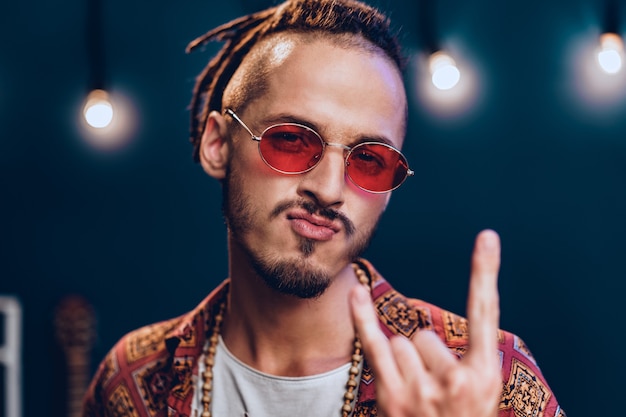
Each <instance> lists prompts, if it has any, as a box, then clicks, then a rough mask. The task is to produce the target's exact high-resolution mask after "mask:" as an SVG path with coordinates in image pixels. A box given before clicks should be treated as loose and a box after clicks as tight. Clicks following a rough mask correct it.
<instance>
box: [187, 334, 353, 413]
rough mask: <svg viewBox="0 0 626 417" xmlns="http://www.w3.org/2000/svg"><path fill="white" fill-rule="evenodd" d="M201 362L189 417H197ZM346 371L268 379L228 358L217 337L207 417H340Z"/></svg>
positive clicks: (201, 358)
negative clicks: (210, 415) (209, 412)
mask: <svg viewBox="0 0 626 417" xmlns="http://www.w3.org/2000/svg"><path fill="white" fill-rule="evenodd" d="M204 356H205V355H204V354H203V355H202V356H201V357H200V359H199V363H198V375H196V376H195V377H196V382H195V394H194V397H193V402H192V405H191V410H192V416H200V415H202V385H203V382H204V381H203V380H202V373H203V372H204V369H205V365H204ZM351 365H352V364H351V363H347V364H345V365H342V366H340V367H339V368H336V369H333V370H331V371H328V372H325V373H323V374H318V375H311V376H304V377H281V376H274V375H269V374H265V373H263V372H259V371H257V370H256V369H253V368H251V367H250V366H248V365H246V364H244V363H243V362H241V361H240V360H239V359H237V358H236V357H235V356H233V354H232V353H230V352H229V351H228V349H227V348H226V345H225V344H224V341H223V340H222V338H221V337H220V339H219V343H218V344H217V351H216V353H215V364H214V365H213V389H212V400H211V414H212V416H214V417H244V416H247V417H294V416H298V417H307V416H310V417H326V416H328V417H337V416H340V415H341V407H342V406H343V401H344V400H343V395H344V393H345V392H346V382H347V381H348V376H349V373H348V372H349V370H350V366H351ZM358 380H359V379H357V381H358ZM354 393H355V395H356V390H355V392H354Z"/></svg>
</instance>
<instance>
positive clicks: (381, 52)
mask: <svg viewBox="0 0 626 417" xmlns="http://www.w3.org/2000/svg"><path fill="white" fill-rule="evenodd" d="M214 39H217V40H224V41H226V43H225V45H224V47H223V49H222V50H221V51H220V53H219V54H218V55H217V56H216V57H215V58H214V59H213V60H212V61H211V62H210V63H209V65H208V66H207V68H206V69H205V71H204V72H203V73H202V74H201V76H200V77H199V79H198V82H197V85H196V89H195V92H194V99H193V102H192V142H193V144H194V155H195V157H196V159H197V160H198V161H199V162H200V163H201V165H202V167H203V168H204V170H205V171H206V172H207V173H208V174H209V175H211V176H212V177H214V178H216V179H218V180H220V181H221V182H222V186H223V212H224V215H225V218H226V221H227V226H228V250H229V274H230V278H229V279H228V280H226V281H225V282H224V283H223V284H221V285H220V286H219V287H218V288H217V289H215V290H214V291H213V292H212V293H211V294H210V295H209V296H208V297H207V298H206V299H205V300H204V301H203V302H202V303H201V304H200V305H199V306H198V307H196V308H195V309H194V310H193V311H191V312H190V313H188V314H186V315H184V316H182V317H179V318H176V319H172V320H168V321H165V322H162V323H157V324H154V325H151V326H146V327H144V328H142V329H139V330H136V331H134V332H131V333H130V334H128V335H126V336H125V337H124V338H122V339H121V340H120V342H118V344H117V345H116V346H115V347H114V348H113V349H112V350H111V351H110V353H109V354H108V355H107V356H106V358H105V359H104V361H103V362H102V364H101V366H100V368H99V369H98V372H97V374H96V376H95V377H94V379H93V381H92V384H91V386H90V388H89V391H88V393H87V396H86V401H85V413H84V414H85V415H86V416H166V415H167V416H190V415H191V416H204V417H208V416H211V415H213V416H218V417H222V416H250V417H261V416H338V415H343V416H349V415H353V416H375V415H385V416H388V417H394V416H420V417H434V416H454V417H462V416H467V417H470V416H471V417H494V416H496V415H498V416H511V417H513V416H516V417H519V416H546V417H548V416H549V417H555V416H564V415H565V413H564V412H563V411H562V410H561V409H560V407H559V405H558V403H557V401H556V399H555V397H554V395H553V394H552V392H551V391H550V389H549V387H548V385H547V384H546V382H545V380H544V379H543V377H542V375H541V373H540V371H539V369H538V368H537V366H536V364H535V362H534V360H533V358H532V356H531V355H530V352H529V351H528V350H527V349H526V346H525V345H524V344H523V342H522V341H521V340H520V339H519V338H518V337H516V336H514V335H512V334H510V333H506V332H503V331H499V330H498V328H497V326H498V315H499V307H498V294H497V289H496V287H497V285H496V281H497V273H498V268H499V258H500V247H499V239H498V236H497V234H496V233H495V232H493V231H489V230H487V231H483V232H482V233H480V234H479V236H478V237H477V240H476V247H475V250H474V254H473V259H472V271H471V277H470V290H469V291H470V292H469V298H468V312H467V314H468V321H467V320H465V319H463V318H461V317H459V316H456V315H454V314H452V313H449V312H446V311H443V310H441V309H439V308H438V307H436V306H433V305H430V304H428V303H425V302H423V301H418V300H413V299H408V298H405V297H404V296H402V295H401V294H399V293H397V292H396V291H394V290H393V288H392V287H391V286H390V285H389V284H388V283H387V282H386V281H385V280H384V279H383V278H382V276H381V275H380V274H379V273H378V272H377V271H376V270H375V269H374V267H373V266H372V265H371V264H369V263H368V262H367V261H366V260H363V259H360V258H358V256H359V254H360V253H361V252H362V251H363V250H364V249H365V248H366V246H367V244H368V241H369V239H370V237H371V235H372V232H373V230H374V228H375V226H376V224H377V222H378V219H379V217H380V215H381V214H382V213H383V211H384V210H385V207H386V206H387V204H388V202H389V198H390V194H391V191H392V190H393V189H395V188H397V187H398V186H400V184H401V183H402V182H403V181H404V180H405V179H406V178H407V177H408V176H410V175H412V171H411V170H410V169H409V166H408V163H407V161H406V159H405V158H404V156H403V155H402V154H401V153H400V151H399V149H400V148H401V146H402V142H403V139H404V135H405V130H406V118H407V98H406V95H405V91H404V85H403V81H402V75H401V68H402V57H401V53H400V47H399V45H398V41H397V40H396V38H395V37H394V36H393V34H391V32H390V29H389V24H388V22H387V19H386V18H385V17H384V16H382V15H381V14H380V13H379V12H378V11H376V10H375V9H373V8H370V7H369V6H366V5H364V4H362V3H358V2H355V1H354V0H289V1H287V2H285V3H283V4H281V5H279V6H276V7H273V8H270V9H268V10H265V11H262V12H259V13H256V14H253V15H250V16H245V17H243V18H241V19H238V20H235V21H233V22H231V23H228V24H226V25H224V26H221V27H219V28H217V29H215V30H213V31H211V32H209V33H207V34H206V35H205V36H203V37H201V38H199V39H198V40H197V41H195V42H194V43H192V45H191V48H192V49H193V48H194V47H196V46H198V45H202V44H204V43H205V42H207V41H209V40H214ZM468 322H469V323H471V329H469V330H468V327H469V326H468Z"/></svg>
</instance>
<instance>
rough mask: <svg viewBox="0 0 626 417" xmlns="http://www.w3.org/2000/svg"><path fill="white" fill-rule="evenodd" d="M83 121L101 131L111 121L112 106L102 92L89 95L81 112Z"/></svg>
mask: <svg viewBox="0 0 626 417" xmlns="http://www.w3.org/2000/svg"><path fill="white" fill-rule="evenodd" d="M83 115H84V116H85V121H86V122H87V124H88V125H89V126H91V127H94V128H96V129H103V128H105V127H107V126H109V125H110V124H111V122H112V121H113V104H112V103H111V101H110V100H109V94H108V93H107V92H106V91H104V90H93V91H92V92H91V93H89V96H88V97H87V100H86V102H85V107H84V110H83Z"/></svg>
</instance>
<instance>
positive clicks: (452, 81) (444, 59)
mask: <svg viewBox="0 0 626 417" xmlns="http://www.w3.org/2000/svg"><path fill="white" fill-rule="evenodd" d="M429 66H430V73H431V75H432V76H431V80H432V82H433V84H434V86H435V87H437V88H438V89H440V90H449V89H451V88H453V87H454V86H456V85H457V84H458V83H459V80H460V79H461V72H460V71H459V69H458V68H457V66H456V63H455V62H454V59H452V57H451V56H450V55H448V54H446V53H444V52H440V51H439V52H435V53H433V54H432V55H431V56H430V62H429Z"/></svg>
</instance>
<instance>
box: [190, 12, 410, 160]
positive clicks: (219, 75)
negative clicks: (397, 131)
mask: <svg viewBox="0 0 626 417" xmlns="http://www.w3.org/2000/svg"><path fill="white" fill-rule="evenodd" d="M287 31H292V32H296V33H321V34H355V35H360V36H362V37H363V38H365V39H366V40H368V41H370V42H371V43H372V44H373V45H374V46H375V47H378V48H380V49H381V50H382V51H384V53H385V54H386V55H387V56H388V57H389V58H390V59H391V60H392V61H393V62H394V63H395V64H396V65H397V67H398V68H399V69H400V70H403V69H404V66H405V62H406V61H405V58H404V56H403V54H402V49H401V46H400V42H399V40H398V38H397V37H396V34H395V33H392V31H391V29H390V22H389V19H388V18H387V17H385V16H384V15H383V14H382V13H380V12H379V11H378V10H377V9H375V8H374V7H371V6H368V5H366V4H364V3H361V2H360V1H358V0H287V1H285V2H284V3H282V4H280V5H278V6H274V7H270V8H268V9H265V10H262V11H260V12H257V13H253V14H250V15H247V16H243V17H240V18H238V19H235V20H233V21H231V22H228V23H226V24H224V25H221V26H218V27H217V28H215V29H212V30H210V31H209V32H207V33H205V34H204V35H202V36H200V37H199V38H197V39H195V40H193V41H192V42H191V43H190V44H189V45H188V46H187V52H191V51H193V50H195V49H197V48H198V47H200V46H203V45H206V44H207V43H209V42H211V41H224V45H223V46H222V48H221V50H220V51H219V52H218V53H217V54H216V55H215V56H214V57H213V58H212V59H211V60H210V61H209V63H208V64H207V66H206V67H205V68H204V70H203V71H202V72H201V73H200V75H199V76H198V78H197V79H196V84H195V86H194V89H193V95H192V100H191V103H190V110H191V125H190V141H191V143H192V145H193V158H194V160H195V161H196V162H198V160H199V148H200V141H201V138H202V134H203V132H204V128H205V124H206V121H207V118H208V115H209V113H210V112H211V111H212V110H218V111H221V109H222V100H223V96H224V90H225V89H226V86H227V85H228V83H229V82H230V80H231V78H232V77H233V74H234V73H235V71H236V70H237V68H238V67H239V66H240V65H241V63H242V61H243V59H244V58H245V56H246V55H247V54H248V52H249V51H250V50H251V49H252V47H254V46H255V45H257V44H258V43H259V41H260V40H261V39H263V38H264V37H266V36H268V35H271V34H275V33H279V32H287Z"/></svg>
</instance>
